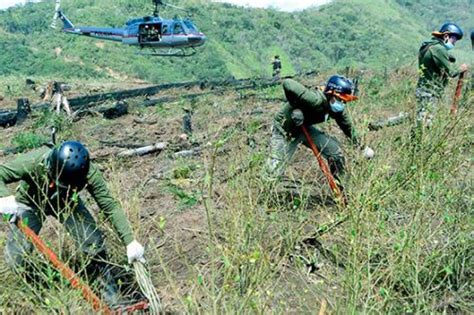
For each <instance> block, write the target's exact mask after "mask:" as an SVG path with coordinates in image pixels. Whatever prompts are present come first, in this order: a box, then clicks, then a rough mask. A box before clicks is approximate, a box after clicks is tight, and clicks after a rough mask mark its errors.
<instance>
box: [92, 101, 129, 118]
mask: <svg viewBox="0 0 474 315" xmlns="http://www.w3.org/2000/svg"><path fill="white" fill-rule="evenodd" d="M99 112H102V115H103V116H104V118H105V119H115V118H119V117H121V116H124V115H127V114H128V104H127V103H126V102H124V101H119V102H116V103H115V104H114V105H113V106H112V107H108V108H105V109H103V110H99Z"/></svg>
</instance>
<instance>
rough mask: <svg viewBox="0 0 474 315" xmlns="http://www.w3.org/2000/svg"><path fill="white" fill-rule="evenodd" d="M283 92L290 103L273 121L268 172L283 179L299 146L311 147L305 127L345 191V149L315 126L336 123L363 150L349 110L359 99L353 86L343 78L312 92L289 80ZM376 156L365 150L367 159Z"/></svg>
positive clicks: (333, 80)
mask: <svg viewBox="0 0 474 315" xmlns="http://www.w3.org/2000/svg"><path fill="white" fill-rule="evenodd" d="M283 90H284V92H285V96H286V99H287V100H288V103H287V104H286V105H285V106H284V107H283V108H282V109H281V110H280V111H279V112H278V113H277V114H276V115H275V118H274V121H273V127H272V138H271V155H270V158H269V160H268V166H267V168H268V170H267V172H269V173H270V174H271V175H272V178H274V179H277V178H278V177H279V176H281V175H282V173H283V171H284V169H285V168H286V166H287V164H288V162H289V161H290V159H291V157H292V156H293V154H294V153H295V151H296V149H297V147H298V144H300V143H303V144H304V145H305V146H307V147H310V145H309V143H308V142H307V140H306V137H305V135H304V133H303V131H302V128H301V126H302V125H304V126H305V127H306V129H307V130H308V132H309V134H310V135H311V138H312V140H313V142H314V144H315V145H316V147H317V148H318V150H319V152H320V153H321V155H322V156H323V157H324V158H325V159H326V160H327V161H328V164H329V168H330V170H331V173H332V174H333V176H334V177H335V179H336V180H337V181H338V183H339V186H340V188H342V186H341V184H340V179H341V175H342V174H343V173H344V164H345V162H344V155H343V152H342V149H341V146H340V144H339V142H338V141H337V140H336V139H335V138H333V137H331V136H330V135H328V134H326V133H325V132H323V131H321V130H319V129H317V128H316V127H314V126H313V125H314V124H319V123H323V122H325V121H327V120H329V119H334V120H335V121H336V123H337V124H338V125H339V127H340V128H341V130H342V131H343V132H344V134H345V135H346V136H347V137H348V138H349V139H350V141H351V143H352V144H353V145H354V146H356V147H360V141H359V139H358V137H357V135H356V132H355V129H354V126H353V124H352V122H351V120H350V118H349V115H348V113H347V111H346V110H345V106H346V103H348V102H351V101H354V100H356V99H357V96H355V95H353V93H352V90H353V85H352V82H351V81H350V80H348V79H346V78H345V77H343V76H339V75H334V76H332V77H330V78H329V80H328V82H327V84H326V87H325V88H324V90H319V89H316V90H310V89H308V88H306V87H304V86H303V85H302V84H300V83H298V82H296V81H294V80H291V79H287V80H285V81H284V82H283ZM373 155H374V151H373V150H372V149H371V148H369V147H365V149H364V156H365V157H366V158H372V157H373Z"/></svg>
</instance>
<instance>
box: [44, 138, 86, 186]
mask: <svg viewBox="0 0 474 315" xmlns="http://www.w3.org/2000/svg"><path fill="white" fill-rule="evenodd" d="M89 167H90V159H89V152H88V151H87V149H86V148H85V147H84V146H83V145H82V144H81V143H80V142H77V141H66V142H64V143H63V144H61V145H60V146H59V148H54V149H53V151H52V152H51V155H50V158H49V172H50V175H51V177H52V178H53V179H55V181H56V183H57V184H58V185H59V186H60V187H62V188H67V187H69V186H70V187H72V188H75V189H78V190H81V189H82V188H84V186H85V185H86V183H87V174H88V172H89Z"/></svg>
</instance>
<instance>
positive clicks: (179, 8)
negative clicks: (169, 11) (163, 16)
mask: <svg viewBox="0 0 474 315" xmlns="http://www.w3.org/2000/svg"><path fill="white" fill-rule="evenodd" d="M161 4H162V5H164V6H166V7H170V8H174V9H178V10H183V11H187V10H186V9H185V8H182V7H178V6H176V5H173V4H168V3H164V2H162V3H161Z"/></svg>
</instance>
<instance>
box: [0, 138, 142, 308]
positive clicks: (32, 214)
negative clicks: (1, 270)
mask: <svg viewBox="0 0 474 315" xmlns="http://www.w3.org/2000/svg"><path fill="white" fill-rule="evenodd" d="M14 182H20V185H19V186H18V188H17V190H16V194H15V195H11V193H10V192H9V190H8V188H7V186H6V185H7V184H10V183H14ZM83 189H86V190H87V191H88V192H89V193H90V194H91V196H92V197H93V198H94V200H95V201H96V202H97V204H98V206H99V208H100V210H101V211H102V212H103V213H104V214H105V215H106V217H107V218H108V219H110V221H111V222H112V224H113V226H114V228H115V231H116V232H117V234H118V235H119V237H120V239H121V240H122V242H123V243H124V245H126V247H127V256H128V261H129V263H132V262H133V261H135V260H138V261H144V257H143V255H144V248H143V246H142V245H141V244H140V243H138V242H137V241H136V240H135V239H134V237H133V233H132V229H131V227H130V223H129V221H128V219H127V217H126V216H125V213H124V211H123V209H122V208H121V206H120V204H119V203H118V202H117V201H116V200H115V199H114V198H113V197H112V196H111V194H110V192H109V190H108V189H107V185H106V183H105V181H104V177H103V175H102V174H101V172H100V171H99V170H98V169H97V167H96V166H94V165H93V164H91V163H90V158H89V152H88V151H87V149H86V148H85V147H84V146H83V145H82V144H81V143H79V142H75V141H66V142H64V143H62V144H61V145H60V146H59V147H55V148H48V147H44V148H40V149H37V150H34V151H31V152H29V153H26V154H24V155H22V156H20V157H18V158H16V159H14V160H12V161H9V162H7V163H5V164H3V165H0V197H1V198H0V213H3V214H7V215H13V216H16V217H18V218H21V219H22V221H23V222H24V223H26V224H27V225H28V227H29V228H30V229H32V230H33V231H34V232H35V233H37V234H38V233H39V232H40V230H41V227H42V225H43V222H44V221H45V219H46V216H49V215H51V216H54V217H56V218H57V219H58V220H59V221H60V222H61V223H62V224H64V226H65V227H66V230H67V232H68V233H69V234H70V235H71V236H72V237H73V238H74V240H75V242H76V244H77V246H78V248H79V249H80V251H81V252H83V253H84V254H85V255H86V257H88V258H89V264H88V266H87V267H86V272H87V274H88V275H89V276H90V278H91V279H93V280H95V279H96V278H97V279H98V280H99V281H100V283H101V284H102V287H103V289H102V290H103V294H102V295H103V298H104V300H105V301H106V302H107V303H108V304H110V305H114V304H116V303H117V301H118V290H117V284H116V283H115V281H114V279H113V277H112V275H111V273H110V266H108V264H107V263H106V262H105V261H106V259H107V255H106V251H105V246H104V236H103V234H102V232H101V231H100V230H98V228H97V224H96V222H95V220H94V218H93V217H92V215H91V214H90V213H89V211H88V210H87V209H86V207H85V205H84V202H83V201H82V200H81V198H80V197H79V196H78V192H79V191H81V190H83ZM31 250H32V244H31V243H30V242H29V241H28V240H27V239H26V237H25V236H24V235H23V234H22V232H21V231H20V230H19V229H18V228H17V227H16V225H14V224H12V230H11V232H10V234H9V236H8V241H7V243H6V247H5V258H6V261H7V263H8V264H9V265H10V266H11V267H12V268H13V269H14V270H16V271H18V272H20V273H21V272H26V276H27V277H28V279H30V280H31V279H35V278H34V275H30V274H31V272H27V271H28V267H27V266H28V264H27V256H28V255H29V254H30V252H31Z"/></svg>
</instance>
